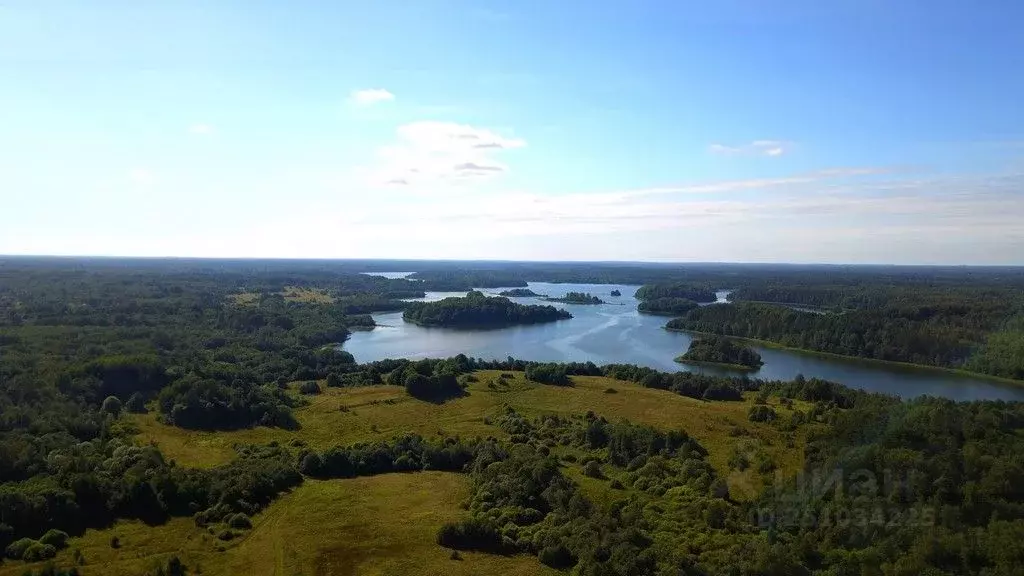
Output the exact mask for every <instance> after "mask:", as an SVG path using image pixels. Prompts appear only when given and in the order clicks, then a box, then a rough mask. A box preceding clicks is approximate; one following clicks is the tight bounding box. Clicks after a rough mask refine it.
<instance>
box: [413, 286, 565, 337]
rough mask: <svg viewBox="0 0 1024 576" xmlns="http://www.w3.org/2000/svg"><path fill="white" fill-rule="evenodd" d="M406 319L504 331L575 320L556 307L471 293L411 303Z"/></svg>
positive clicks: (431, 323) (439, 324) (422, 323)
mask: <svg viewBox="0 0 1024 576" xmlns="http://www.w3.org/2000/svg"><path fill="white" fill-rule="evenodd" d="M402 318H404V319H405V320H406V321H408V322H414V323H416V324H419V325H422V326H438V327H448V328H500V327H503V326H514V325H517V324H538V323H542V322H554V321H556V320H564V319H567V318H572V314H569V313H568V312H566V311H565V310H559V309H558V308H555V307H554V306H538V305H526V304H517V303H515V302H513V301H511V300H509V299H508V298H502V297H500V296H494V297H488V296H484V294H483V293H482V292H477V291H471V292H469V293H468V294H466V297H465V298H445V299H443V300H439V301H437V302H411V303H410V304H409V306H408V307H407V308H406V309H405V312H403V313H402Z"/></svg>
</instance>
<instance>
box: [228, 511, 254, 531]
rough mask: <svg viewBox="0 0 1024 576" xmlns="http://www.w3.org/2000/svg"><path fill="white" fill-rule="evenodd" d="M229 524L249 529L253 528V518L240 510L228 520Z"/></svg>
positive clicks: (241, 528)
mask: <svg viewBox="0 0 1024 576" xmlns="http://www.w3.org/2000/svg"><path fill="white" fill-rule="evenodd" d="M228 526H231V527H232V528H235V529H238V530H247V529H249V528H252V520H250V519H249V517H248V516H246V515H245V514H242V513H241V512H239V513H238V514H235V515H234V516H232V517H231V519H230V520H228Z"/></svg>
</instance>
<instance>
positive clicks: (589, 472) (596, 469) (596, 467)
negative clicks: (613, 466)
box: [583, 460, 604, 478]
mask: <svg viewBox="0 0 1024 576" xmlns="http://www.w3.org/2000/svg"><path fill="white" fill-rule="evenodd" d="M583 475H584V476H589V477H591V478H604V472H602V471H601V463H600V462H597V461H596V460H591V461H590V462H587V463H586V464H585V465H584V466H583Z"/></svg>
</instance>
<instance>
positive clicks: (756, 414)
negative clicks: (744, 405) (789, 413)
mask: <svg viewBox="0 0 1024 576" xmlns="http://www.w3.org/2000/svg"><path fill="white" fill-rule="evenodd" d="M778 417H779V415H778V414H776V413H775V410H774V409H772V407H771V406H752V407H751V408H750V411H749V412H748V413H747V419H749V420H750V421H751V422H774V421H775V419H776V418H778Z"/></svg>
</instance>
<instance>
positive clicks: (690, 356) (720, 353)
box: [676, 336, 764, 370]
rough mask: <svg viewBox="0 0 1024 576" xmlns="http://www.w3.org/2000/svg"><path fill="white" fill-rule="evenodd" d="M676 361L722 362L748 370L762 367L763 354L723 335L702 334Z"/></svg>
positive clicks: (725, 364)
mask: <svg viewBox="0 0 1024 576" xmlns="http://www.w3.org/2000/svg"><path fill="white" fill-rule="evenodd" d="M676 362H683V363H689V364H720V365H724V366H732V367H739V368H744V369H748V370H756V369H758V368H760V367H761V366H762V365H763V364H764V362H762V361H761V355H760V354H758V353H757V352H755V351H754V350H751V349H750V348H748V347H746V346H743V345H741V344H739V343H737V342H736V341H735V340H732V339H729V338H722V337H721V336H701V337H699V338H695V339H694V340H693V341H692V342H690V347H689V349H688V350H687V351H686V353H685V354H683V355H682V356H679V357H677V358H676Z"/></svg>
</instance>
